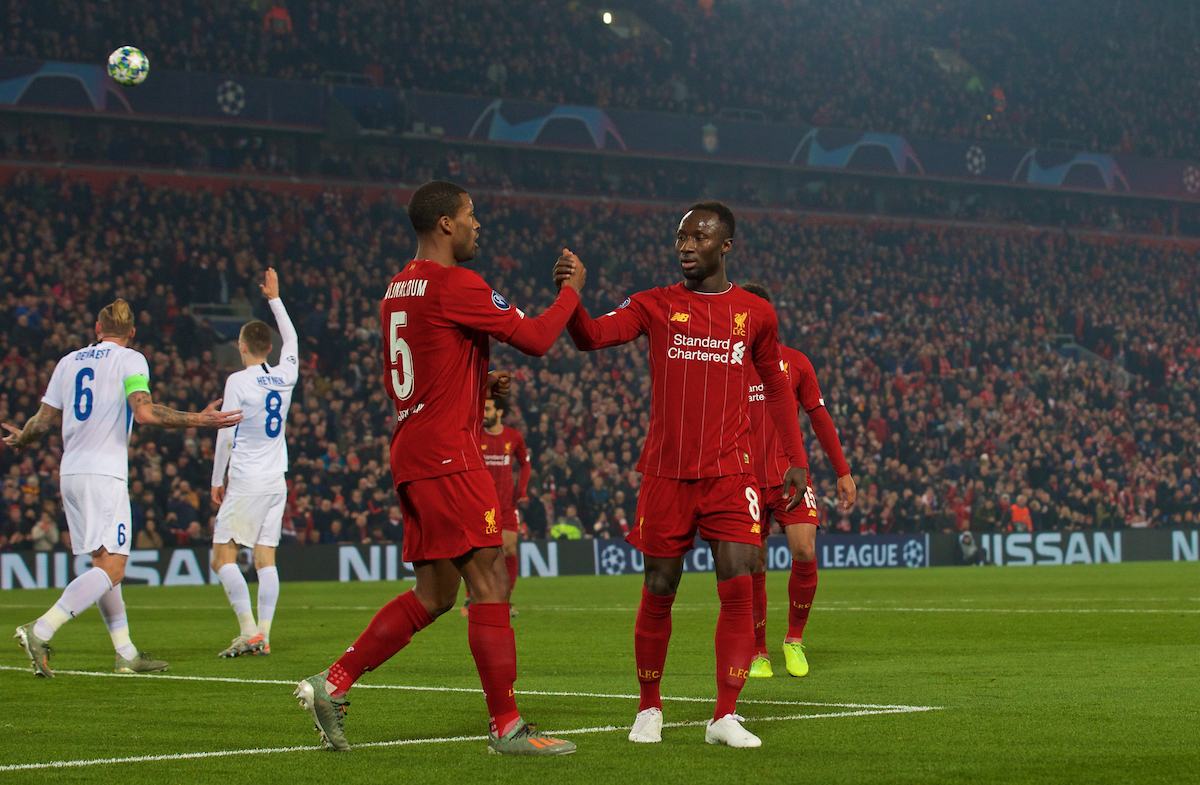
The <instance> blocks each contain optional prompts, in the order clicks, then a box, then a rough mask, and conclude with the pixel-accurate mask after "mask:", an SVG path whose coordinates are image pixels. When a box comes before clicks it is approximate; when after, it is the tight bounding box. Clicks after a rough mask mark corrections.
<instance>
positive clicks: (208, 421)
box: [127, 390, 242, 428]
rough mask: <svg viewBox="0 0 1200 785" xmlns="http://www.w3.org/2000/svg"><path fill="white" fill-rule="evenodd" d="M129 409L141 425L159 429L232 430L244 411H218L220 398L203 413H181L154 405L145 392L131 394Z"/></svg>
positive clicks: (240, 419)
mask: <svg viewBox="0 0 1200 785" xmlns="http://www.w3.org/2000/svg"><path fill="white" fill-rule="evenodd" d="M127 400H128V401H129V408H130V409H132V410H133V419H135V420H136V421H137V423H138V424H139V425H154V426H156V427H158V428H232V427H233V426H235V425H237V424H238V423H240V422H241V421H242V410H241V409H238V410H236V411H232V412H223V411H220V410H218V409H217V407H218V406H219V405H220V404H221V399H220V398H218V399H217V400H216V401H214V402H213V403H210V404H209V405H208V406H206V407H204V411H201V412H181V411H179V410H178V409H172V408H171V407H169V406H163V405H162V404H158V403H154V401H152V400H151V399H150V393H148V392H145V391H144V390H138V391H137V392H133V393H130V395H129V398H128V399H127Z"/></svg>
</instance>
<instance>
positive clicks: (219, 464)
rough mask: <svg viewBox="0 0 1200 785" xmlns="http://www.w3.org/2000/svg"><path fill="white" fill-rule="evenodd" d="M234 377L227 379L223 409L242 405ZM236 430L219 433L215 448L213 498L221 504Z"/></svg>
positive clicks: (223, 498)
mask: <svg viewBox="0 0 1200 785" xmlns="http://www.w3.org/2000/svg"><path fill="white" fill-rule="evenodd" d="M231 381H232V377H230V378H229V379H226V380H225V397H223V398H222V399H221V400H222V401H223V403H222V405H221V410H222V411H226V410H228V411H232V410H234V409H236V408H237V407H238V406H240V405H241V403H240V401H239V399H238V395H237V390H236V389H235V386H234V385H231V384H230V382H231ZM236 435H237V431H236V430H232V431H231V430H229V429H228V428H224V429H222V430H221V431H219V432H218V433H217V446H216V448H215V449H214V450H213V472H212V500H213V504H220V503H221V502H222V501H224V500H225V470H226V469H227V468H229V459H230V458H231V457H232V456H233V440H234V437H235V436H236Z"/></svg>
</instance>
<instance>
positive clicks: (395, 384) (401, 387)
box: [388, 311, 416, 401]
mask: <svg viewBox="0 0 1200 785" xmlns="http://www.w3.org/2000/svg"><path fill="white" fill-rule="evenodd" d="M407 325H408V311H393V312H392V322H391V329H390V330H389V331H388V340H389V341H390V342H391V347H392V374H391V378H392V392H393V393H394V394H395V398H396V400H398V401H404V400H408V399H409V398H411V397H412V394H413V387H414V386H415V384H416V383H415V382H414V381H413V359H412V349H410V348H408V341H406V340H404V339H403V338H401V337H400V333H399V330H400V328H401V327H405V326H407ZM397 366H398V367H399V372H397ZM401 374H403V378H401Z"/></svg>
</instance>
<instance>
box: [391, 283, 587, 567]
mask: <svg viewBox="0 0 1200 785" xmlns="http://www.w3.org/2000/svg"><path fill="white" fill-rule="evenodd" d="M578 304H579V295H578V294H577V293H576V292H575V290H574V289H572V288H571V287H569V286H564V287H563V288H562V290H561V291H560V292H559V295H558V299H557V300H556V301H555V303H554V304H553V305H551V306H550V308H549V309H547V310H546V312H545V313H543V314H542V315H540V316H539V317H537V318H536V319H526V318H525V315H524V314H523V313H522V312H521V311H520V310H519V309H517V308H514V307H513V306H511V305H509V304H508V302H506V301H505V299H504V298H503V297H501V296H500V295H499V294H498V293H496V292H495V291H493V290H492V288H491V287H489V286H488V285H487V284H486V283H484V282H483V279H482V278H481V277H480V276H479V274H478V273H476V272H475V271H473V270H469V269H467V268H464V267H442V266H441V265H439V264H437V263H436V262H431V261H425V260H415V261H412V262H409V263H408V265H406V266H405V268H404V270H403V271H402V272H400V273H399V274H398V275H397V276H396V277H395V278H393V279H392V280H391V282H390V283H389V284H388V287H387V290H386V292H385V293H384V297H383V302H382V304H381V305H380V308H379V317H380V321H381V323H382V327H383V354H384V370H383V376H384V379H383V381H384V387H385V389H386V390H387V393H388V396H390V397H391V398H392V400H393V402H394V403H395V406H396V428H395V430H394V431H393V432H392V443H391V468H392V479H393V481H394V482H395V484H396V491H397V494H398V495H399V497H400V505H401V509H402V510H403V512H404V560H405V561H409V562H412V561H425V560H430V559H450V558H454V557H456V556H461V555H462V554H464V553H466V552H467V551H469V550H471V549H472V548H482V547H499V546H500V545H501V543H502V539H501V536H500V518H499V512H500V505H499V500H498V499H497V497H496V486H495V483H494V482H493V481H492V478H491V476H490V475H489V474H488V473H487V472H486V471H485V462H484V458H483V451H482V450H481V449H480V440H479V434H480V433H481V432H482V430H483V402H484V399H485V396H486V390H485V389H484V387H485V385H486V383H487V372H488V356H489V345H488V342H489V340H490V338H491V337H495V338H497V339H499V340H501V341H504V342H506V343H509V344H511V345H512V346H514V347H516V348H517V349H520V350H521V351H523V352H525V353H526V354H535V355H537V354H544V353H545V352H546V351H547V349H549V347H550V346H551V345H552V344H553V343H554V340H555V339H556V338H557V337H558V334H559V333H560V332H561V330H562V326H563V325H564V324H565V323H566V320H567V319H568V318H569V317H570V315H571V313H572V312H573V311H574V309H575V307H576V306H577V305H578Z"/></svg>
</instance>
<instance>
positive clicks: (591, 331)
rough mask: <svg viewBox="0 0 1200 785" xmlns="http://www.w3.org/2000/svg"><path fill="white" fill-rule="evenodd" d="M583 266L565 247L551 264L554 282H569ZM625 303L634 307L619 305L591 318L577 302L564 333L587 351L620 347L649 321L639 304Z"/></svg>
mask: <svg viewBox="0 0 1200 785" xmlns="http://www.w3.org/2000/svg"><path fill="white" fill-rule="evenodd" d="M582 266H583V262H581V261H579V257H578V256H576V255H575V254H574V253H572V252H571V251H569V250H567V249H566V248H564V249H563V252H562V256H560V257H558V262H557V263H556V264H555V265H554V283H555V285H556V286H559V287H562V286H563V285H567V284H570V282H571V280H572V276H573V275H575V274H576V273H577V271H578V269H579V268H580V267H582ZM626 305H630V306H635V307H622V308H618V309H617V310H615V311H613V312H611V313H608V314H606V315H605V316H604V317H603V318H601V319H593V318H592V317H591V316H589V315H588V312H587V310H586V309H585V308H584V307H583V304H582V303H580V305H579V306H578V307H577V308H576V309H575V313H573V314H571V321H569V322H567V332H568V333H569V334H570V336H571V340H572V341H574V342H575V348H576V349H579V350H580V351H584V352H586V351H591V350H593V349H604V348H607V347H609V346H619V345H621V344H623V343H629V342H630V341H632V340H635V339H636V338H637V337H638V336H639V335H641V334H642V333H643V332H645V331H646V330H647V329H648V321H647V320H646V318H645V312H644V311H643V309H642V308H641V305H640V304H635V303H633V302H632V301H631V300H627V301H626Z"/></svg>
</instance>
